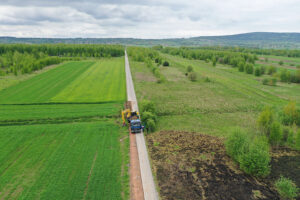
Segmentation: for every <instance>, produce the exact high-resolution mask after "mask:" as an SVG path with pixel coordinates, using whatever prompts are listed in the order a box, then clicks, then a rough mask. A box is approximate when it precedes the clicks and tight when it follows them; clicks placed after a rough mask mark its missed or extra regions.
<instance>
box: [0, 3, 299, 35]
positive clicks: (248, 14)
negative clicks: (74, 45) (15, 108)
mask: <svg viewBox="0 0 300 200" xmlns="http://www.w3.org/2000/svg"><path fill="white" fill-rule="evenodd" d="M256 31H268V32H273V31H274V32H300V0H126V1H125V0H0V36H16V37H134V38H174V37H191V36H204V35H224V34H235V33H245V32H256Z"/></svg>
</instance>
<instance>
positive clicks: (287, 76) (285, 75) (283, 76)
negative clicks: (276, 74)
mask: <svg viewBox="0 0 300 200" xmlns="http://www.w3.org/2000/svg"><path fill="white" fill-rule="evenodd" d="M280 81H281V82H291V73H290V72H288V71H287V70H286V69H283V70H281V72H280Z"/></svg>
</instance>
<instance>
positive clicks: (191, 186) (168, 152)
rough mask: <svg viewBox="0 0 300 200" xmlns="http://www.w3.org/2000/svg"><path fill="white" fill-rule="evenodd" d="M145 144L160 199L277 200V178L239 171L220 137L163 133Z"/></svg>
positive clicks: (149, 138) (149, 137)
mask: <svg viewBox="0 0 300 200" xmlns="http://www.w3.org/2000/svg"><path fill="white" fill-rule="evenodd" d="M147 141H148V146H149V152H150V155H151V158H152V164H153V169H154V172H155V174H156V179H157V181H158V186H159V188H160V195H161V198H162V199H208V200H210V199H212V200H214V199H218V200H220V199H226V200H227V199H236V200H243V199H245V200H246V199H247V200H249V199H273V200H276V199H279V195H278V193H277V192H276V190H275V188H274V187H273V183H274V178H276V177H277V176H276V177H268V178H265V179H257V178H254V177H252V176H249V175H247V174H245V173H243V172H242V171H240V170H239V168H238V166H237V165H236V164H235V163H233V162H232V161H231V159H230V158H229V157H228V156H227V155H226V152H225V147H224V144H223V142H224V141H223V139H222V138H217V137H213V136H209V135H202V134H197V133H189V132H174V131H162V132H158V133H154V134H150V135H148V136H147ZM272 162H273V161H272ZM274 162H275V161H274ZM274 165H276V164H274ZM291 166H292V165H291ZM274 169H277V168H276V167H275V168H274Z"/></svg>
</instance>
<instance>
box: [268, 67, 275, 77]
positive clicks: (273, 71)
mask: <svg viewBox="0 0 300 200" xmlns="http://www.w3.org/2000/svg"><path fill="white" fill-rule="evenodd" d="M276 71H277V68H276V67H274V66H270V67H269V68H268V74H269V75H272V74H274V73H275V72H276Z"/></svg>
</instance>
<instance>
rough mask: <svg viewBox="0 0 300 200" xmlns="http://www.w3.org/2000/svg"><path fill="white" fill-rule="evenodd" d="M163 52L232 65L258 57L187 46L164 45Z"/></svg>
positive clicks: (248, 61)
mask: <svg viewBox="0 0 300 200" xmlns="http://www.w3.org/2000/svg"><path fill="white" fill-rule="evenodd" d="M161 51H162V52H163V53H167V54H171V55H177V56H181V57H183V58H188V59H195V60H204V61H206V62H209V61H211V62H212V63H213V65H214V66H215V65H216V64H217V63H221V64H228V65H232V66H233V67H237V66H238V64H239V63H242V64H244V65H245V64H246V63H251V64H254V63H255V61H256V60H257V59H258V58H257V56H256V55H252V54H248V53H240V52H230V51H217V50H204V49H194V48H188V47H180V48H172V47H166V48H163V49H161Z"/></svg>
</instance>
